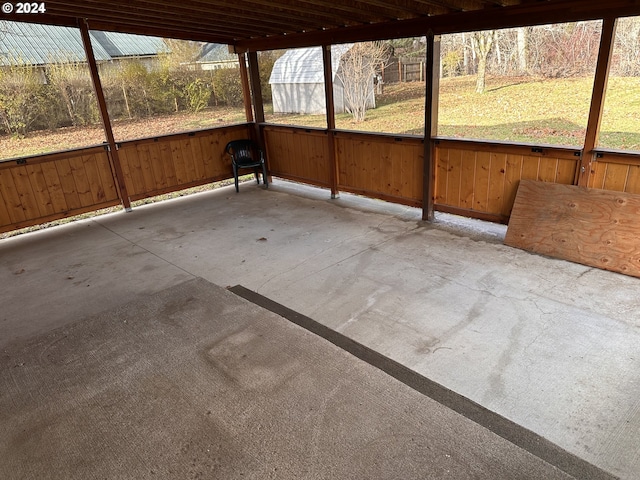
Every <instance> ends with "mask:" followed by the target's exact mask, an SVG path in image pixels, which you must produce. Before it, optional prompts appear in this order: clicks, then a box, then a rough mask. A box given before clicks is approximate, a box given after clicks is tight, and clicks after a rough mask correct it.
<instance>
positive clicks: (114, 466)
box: [0, 0, 640, 480]
mask: <svg viewBox="0 0 640 480" xmlns="http://www.w3.org/2000/svg"><path fill="white" fill-rule="evenodd" d="M6 5H9V6H10V8H9V10H11V9H12V8H13V4H12V3H10V2H9V3H6ZM25 5H26V4H25ZM43 5H44V4H43ZM9 10H7V11H6V12H5V13H4V16H3V18H2V19H3V20H7V21H15V22H32V23H38V24H51V25H57V26H65V27H69V28H70V29H73V30H74V32H75V34H76V36H77V39H78V41H79V42H81V43H82V45H83V49H84V52H85V57H84V58H85V59H86V66H87V68H88V71H89V72H90V76H91V81H92V86H93V88H94V90H95V96H96V101H97V107H96V108H97V109H98V110H99V113H100V118H101V123H102V126H103V128H104V142H102V143H100V144H98V145H88V146H83V147H81V148H76V149H70V150H65V151H56V152H50V153H43V154H34V155H30V156H23V157H19V158H17V157H16V158H8V159H4V160H2V161H0V197H1V198H0V232H3V233H4V232H8V231H12V230H16V229H20V228H24V227H30V226H34V225H39V224H43V223H45V222H49V221H53V220H59V219H63V218H67V217H70V216H73V215H77V214H82V213H87V212H93V211H97V210H100V209H102V208H107V207H114V206H119V207H120V208H121V209H122V210H126V213H125V212H124V211H120V212H118V213H114V214H108V215H103V216H98V217H94V218H91V219H88V220H82V221H78V222H74V223H69V224H67V225H63V226H58V227H55V228H48V229H43V230H40V231H37V232H32V233H28V234H25V235H19V236H16V237H12V238H7V239H3V240H0V280H2V284H3V288H2V292H1V293H0V305H1V308H0V358H1V362H0V364H1V368H0V424H1V425H2V427H3V428H2V432H1V433H0V476H1V477H2V478H56V479H57V478H64V479H69V478H82V479H86V478H136V479H139V478H260V479H262V478H287V479H288V478H291V479H293V478H353V479H361V478H384V479H386V478H389V479H391V478H403V479H408V478H416V479H418V478H420V479H422V478H437V479H441V478H452V479H460V478H491V479H505V480H506V479H511V478H531V479H538V478H580V479H582V478H589V479H594V478H616V477H618V478H622V479H627V480H631V479H635V478H638V472H639V471H640V449H639V447H638V445H639V442H638V438H639V437H640V401H639V400H638V399H639V398H640V380H639V379H638V375H637V372H638V370H639V367H640V355H639V354H638V345H639V344H640V330H639V328H638V327H639V326H640V316H639V315H640V314H639V313H638V312H640V297H639V296H638V285H639V284H638V282H639V281H640V280H639V278H634V277H631V276H625V275H621V274H618V273H614V272H611V271H605V270H600V269H597V268H592V267H589V266H584V265H580V264H576V263H570V262H566V261H563V260H557V259H552V258H546V257H544V256H541V255H535V254H530V253H527V252H525V251H522V250H518V249H515V248H511V247H508V246H505V245H504V244H503V240H504V237H505V232H506V227H505V226H504V224H505V223H507V222H508V221H509V218H510V215H511V214H512V208H513V205H514V200H515V198H516V192H517V190H518V188H519V185H520V184H521V181H522V180H531V181H538V182H540V183H543V182H546V183H547V184H550V183H556V184H562V185H570V186H575V187H576V188H578V187H579V188H582V189H584V190H601V191H605V190H606V191H615V192H621V193H623V194H625V195H636V196H637V194H640V153H639V152H635V151H626V150H625V151H619V150H615V149H611V148H608V149H607V148H603V147H601V146H599V144H598V136H599V133H600V125H601V120H602V118H603V110H604V97H605V92H606V89H607V81H608V75H609V70H610V64H611V58H612V56H613V52H614V43H615V39H616V28H617V22H618V21H619V19H622V18H624V17H630V16H637V15H639V14H640V4H639V3H638V2H637V1H629V0H612V1H610V2H607V3H606V4H605V3H603V2H600V1H583V0H548V1H535V0H534V1H529V0H415V1H414V0H412V1H399V0H396V1H391V2H388V1H372V2H361V1H353V2H351V1H350V2H346V3H345V2H342V3H341V4H339V5H338V4H336V3H335V2H330V1H324V0H309V1H304V2H297V1H289V0H274V1H268V2H265V1H254V0H239V1H237V2H233V4H232V3H231V2H226V1H223V0H220V1H218V0H210V1H201V0H185V1H183V2H180V4H176V3H175V2H169V1H168V0H160V1H155V2H151V1H147V0H139V1H129V0H126V1H125V0H114V1H110V2H102V1H98V0H87V1H83V2H75V1H74V2H70V1H68V0H52V1H49V2H46V12H45V11H42V12H37V14H36V13H34V14H29V15H27V14H24V13H20V12H18V11H13V12H10V11H9ZM588 20H597V21H600V22H601V23H600V27H599V28H600V34H601V35H600V43H599V48H598V53H597V55H596V57H597V59H596V61H595V66H594V69H595V72H594V77H593V78H594V81H593V88H592V91H591V96H590V98H589V99H588V100H587V103H588V105H589V108H588V118H587V119H586V126H585V129H584V141H583V142H582V143H581V145H580V146H563V145H547V144H535V145H534V144H524V143H523V144H516V143H511V142H500V141H484V140H479V139H471V140H470V139H464V138H448V137H439V136H438V135H437V132H436V128H435V126H436V125H437V115H438V104H437V94H438V88H437V83H438V79H439V71H438V63H439V62H438V61H437V59H438V58H439V47H440V38H439V36H440V35H443V34H449V33H456V32H471V31H474V30H483V29H485V30H487V29H499V28H516V27H521V26H533V25H545V24H548V23H562V22H579V21H588ZM92 30H101V31H110V32H123V33H132V34H139V35H158V36H162V37H167V38H174V39H185V40H198V41H203V42H215V43H221V44H226V45H228V46H229V47H230V51H232V52H233V53H234V54H237V57H238V61H239V73H238V75H239V77H240V83H241V87H242V92H243V99H242V100H243V103H242V106H243V110H244V115H245V117H246V121H244V120H243V121H242V123H234V124H230V125H224V126H219V127H212V128H202V129H199V130H193V131H180V132H177V133H173V134H167V135H164V134H163V135H160V134H158V133H154V135H156V136H150V137H145V138H127V139H124V140H117V139H116V138H115V137H114V133H113V130H112V121H111V119H110V117H109V111H108V109H107V105H106V101H105V95H104V92H103V90H102V85H101V80H100V75H99V72H98V65H97V63H96V59H95V54H94V51H93V48H92V45H91V41H90V31H92ZM407 36H417V37H424V39H425V56H424V72H422V71H421V78H422V77H424V79H425V82H424V91H425V95H424V129H423V131H422V132H421V134H416V135H413V134H393V133H385V132H363V131H350V130H344V129H339V128H336V123H335V115H334V99H333V94H332V92H333V89H332V71H331V69H332V66H331V47H332V45H340V44H344V43H349V42H366V41H377V40H384V39H398V38H404V37H407ZM307 46H315V47H321V49H322V58H323V77H324V80H325V105H326V128H317V127H305V126H300V125H294V126H290V125H278V124H273V123H269V122H267V121H265V115H264V105H263V101H262V98H261V96H262V94H261V83H260V82H261V80H260V66H259V58H258V53H259V52H261V51H266V50H277V49H288V48H298V47H307ZM240 138H252V139H253V140H255V141H256V142H258V143H259V144H260V146H261V147H262V148H263V150H264V151H265V153H266V159H267V167H268V174H269V176H271V175H273V176H274V177H275V181H274V182H272V183H271V182H270V184H269V188H268V189H264V188H263V187H262V185H260V186H256V185H255V184H254V183H250V182H249V183H244V184H242V185H241V187H240V193H239V194H236V192H235V190H234V189H233V187H223V188H220V189H215V190H211V191H206V192H203V193H199V194H195V195H191V196H186V197H182V198H178V199H174V200H170V201H164V202H161V203H156V204H149V205H144V206H137V207H135V208H133V209H131V205H132V202H135V201H137V200H143V199H146V198H148V197H153V196H156V195H161V194H166V193H169V192H174V191H180V190H183V189H187V188H190V187H194V186H201V185H207V184H210V183H212V182H216V181H219V180H228V179H229V178H231V177H232V174H231V164H230V160H229V158H228V156H227V155H226V153H225V145H226V144H227V142H229V141H231V140H236V139H240ZM622 203H624V202H622ZM571 206H572V207H574V206H575V205H574V204H571ZM616 222H617V219H616ZM629 223H631V224H632V225H631V227H634V225H633V224H634V222H633V221H632V222H629ZM587 227H590V225H587ZM593 228H594V229H597V228H600V226H599V225H594V226H593ZM584 230H585V231H587V232H591V231H592V229H589V228H584ZM595 233H596V234H597V233H598V232H597V230H596V231H595ZM594 236H596V237H597V236H598V235H594ZM629 238H630V240H629ZM629 238H627V240H629V241H628V243H626V244H625V248H626V247H628V249H629V251H628V252H626V253H628V255H627V256H628V257H629V258H637V251H638V247H637V242H636V241H635V239H636V238H637V236H633V235H631V236H630V237H629ZM611 249H613V247H611ZM624 253H625V252H623V254H624ZM307 455H308V456H307Z"/></svg>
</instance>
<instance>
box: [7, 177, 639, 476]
mask: <svg viewBox="0 0 640 480" xmlns="http://www.w3.org/2000/svg"><path fill="white" fill-rule="evenodd" d="M328 196H329V195H328V192H327V191H325V190H320V189H314V188H310V187H303V186H299V185H296V184H292V183H288V182H283V181H277V180H276V182H275V183H274V184H273V185H270V187H269V189H268V190H264V189H263V188H262V186H260V187H257V186H256V185H255V183H245V184H242V185H241V187H240V193H239V194H236V192H235V191H234V189H233V187H232V186H231V187H224V188H222V189H219V190H214V191H210V192H204V193H200V194H196V195H192V196H189V197H183V198H179V199H176V200H171V201H165V202H162V203H158V204H153V205H145V206H141V207H136V208H135V209H134V210H133V212H130V213H123V212H119V213H115V214H109V215H105V216H101V217H96V218H94V219H91V220H84V221H80V222H76V223H73V224H68V225H64V226H61V227H55V228H51V229H47V230H43V231H39V232H34V233H30V234H26V235H21V236H18V237H13V238H8V239H4V240H0V281H2V285H3V288H2V291H1V293H0V304H1V305H2V308H1V310H0V353H1V351H2V348H3V347H4V346H6V345H7V344H9V343H11V342H13V341H16V340H20V339H27V338H30V337H32V336H34V335H37V334H41V333H43V332H47V331H49V330H51V329H54V328H57V327H59V326H62V325H65V324H68V323H71V322H74V321H77V319H80V318H84V317H86V316H88V315H94V314H98V313H100V312H104V311H105V310H108V309H110V308H114V307H117V306H119V305H122V304H124V303H126V302H129V301H131V300H133V299H135V298H137V297H139V296H146V295H151V294H154V293H156V292H158V291H160V290H162V289H164V288H167V287H170V286H173V285H177V284H180V283H182V282H184V281H186V280H189V279H193V278H194V277H202V278H204V279H206V280H208V281H210V282H212V283H215V284H217V285H221V286H232V285H238V284H239V285H243V286H244V287H246V288H248V289H250V290H253V291H256V292H258V293H260V294H261V295H263V296H265V297H268V298H270V299H272V300H274V301H276V302H279V303H281V304H283V305H285V306H287V307H288V308H290V309H293V310H295V311H297V312H300V313H302V314H303V315H306V316H308V317H310V318H312V319H314V320H316V321H318V322H320V323H322V324H324V325H326V326H328V327H330V328H332V329H334V330H336V331H338V332H340V333H342V334H344V335H346V336H348V337H350V338H352V339H354V340H356V341H358V342H361V343H362V344H364V345H366V346H368V347H370V348H373V349H375V350H376V351H378V352H380V353H381V354H383V355H386V356H388V357H390V358H392V359H394V360H396V361H398V362H400V363H402V364H404V365H406V366H407V367H409V368H411V369H413V370H415V371H416V372H418V373H420V374H422V375H424V376H426V377H428V378H429V379H431V380H433V381H435V382H438V383H440V384H442V385H443V386H445V387H447V388H449V389H451V390H453V391H455V392H457V393H459V394H461V395H463V396H465V397H467V398H469V399H471V400H473V401H475V402H478V403H480V404H481V405H483V406H484V407H486V408H488V409H490V410H492V411H494V412H496V413H498V414H500V415H503V416H504V417H506V418H508V419H510V420H512V421H514V422H516V423H518V424H519V425H521V426H523V427H525V428H527V429H529V430H532V431H534V432H535V433H538V434H539V435H541V436H543V437H545V438H546V439H548V440H550V441H552V442H554V443H556V444H557V445H559V446H560V447H562V448H564V449H566V450H568V451H569V452H571V453H573V454H575V455H577V456H579V457H581V458H583V459H585V460H587V461H588V462H591V463H593V464H594V465H596V466H598V467H600V468H602V469H604V470H606V471H607V472H609V473H612V474H614V475H616V476H619V477H621V478H624V479H634V478H640V474H639V473H638V472H640V375H638V372H639V371H640V347H639V346H640V328H639V327H640V279H637V278H632V277H626V276H623V275H619V274H615V273H611V272H606V271H602V270H597V269H593V268H590V267H585V266H582V265H577V264H572V263H569V262H564V261H560V260H555V259H549V258H544V257H541V256H537V255H533V254H529V253H526V252H523V251H519V250H516V249H513V248H510V247H506V246H504V245H503V244H502V239H503V237H504V233H505V230H506V227H504V226H501V225H493V224H488V223H484V222H479V221H473V220H468V219H461V218H458V217H453V216H449V215H444V214H440V215H438V216H437V218H436V221H435V222H434V223H431V224H428V223H424V222H422V221H420V212H419V210H416V209H412V208H408V207H402V206H398V205H391V204H386V203H383V202H379V201H374V200H369V199H363V198H359V197H356V196H351V195H342V196H341V198H339V199H335V200H330V199H329V198H328Z"/></svg>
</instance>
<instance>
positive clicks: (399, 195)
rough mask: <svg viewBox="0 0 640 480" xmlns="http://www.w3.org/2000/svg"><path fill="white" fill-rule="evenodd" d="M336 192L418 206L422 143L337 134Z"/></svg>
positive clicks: (421, 169)
mask: <svg viewBox="0 0 640 480" xmlns="http://www.w3.org/2000/svg"><path fill="white" fill-rule="evenodd" d="M335 145H336V160H337V163H338V189H339V190H343V191H347V192H352V193H357V194H360V195H366V196H369V197H373V198H379V199H382V200H387V201H391V202H394V203H401V204H405V205H411V206H414V207H420V206H421V205H422V189H423V180H422V179H423V169H424V166H423V165H424V144H423V142H422V140H421V139H419V138H411V137H398V136H391V135H376V134H370V133H359V132H358V133H356V132H338V133H337V134H336V140H335Z"/></svg>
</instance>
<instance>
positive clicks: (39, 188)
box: [0, 124, 640, 232]
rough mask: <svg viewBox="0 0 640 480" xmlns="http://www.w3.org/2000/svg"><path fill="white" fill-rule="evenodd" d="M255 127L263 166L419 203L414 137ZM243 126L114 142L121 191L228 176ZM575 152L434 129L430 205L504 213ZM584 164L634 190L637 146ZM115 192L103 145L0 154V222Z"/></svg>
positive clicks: (604, 179)
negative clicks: (523, 184) (521, 190)
mask: <svg viewBox="0 0 640 480" xmlns="http://www.w3.org/2000/svg"><path fill="white" fill-rule="evenodd" d="M263 133H264V139H265V146H266V151H267V159H268V163H269V169H270V173H271V174H272V175H276V176H279V177H282V178H286V179H291V180H295V181H300V182H304V183H308V184H311V185H316V186H320V187H324V188H332V187H333V189H334V190H336V191H346V192H352V193H355V194H360V195H365V196H368V197H372V198H379V199H382V200H386V201H391V202H395V203H400V204H405V205H411V206H415V207H421V206H422V203H423V188H424V143H423V140H422V139H421V138H418V137H412V136H397V135H385V134H377V133H365V132H350V131H342V130H337V131H334V132H332V133H330V132H328V131H327V130H324V129H313V128H305V127H291V126H278V125H265V126H263ZM250 134H251V127H250V125H249V124H242V125H235V126H228V127H221V128H216V129H210V130H202V131H197V132H189V133H181V134H177V135H168V136H163V137H157V138H148V139H140V140H132V141H127V142H122V143H119V144H118V154H119V155H118V156H119V158H120V164H121V167H122V172H123V177H124V178H123V180H124V184H125V187H126V190H127V193H128V196H129V199H130V200H138V199H142V198H145V197H149V196H153V195H159V194H163V193H167V192H170V191H174V190H179V189H184V188H188V187H192V186H195V185H200V184H205V183H210V182H214V181H217V180H223V179H227V178H231V177H232V170H231V164H230V160H229V158H227V156H226V154H225V153H224V147H225V145H226V144H227V142H229V141H230V140H233V139H237V138H246V137H249V136H250ZM330 135H333V142H332V141H330ZM580 155H581V151H580V150H575V149H569V148H551V147H541V148H538V147H531V146H524V145H510V144H501V143H487V142H477V141H464V140H455V139H439V140H437V141H436V145H435V148H434V175H435V178H434V179H433V181H434V208H435V209H436V210H439V211H443V212H450V213H456V214H461V215H465V216H470V217H475V218H482V219H486V220H491V221H495V222H507V221H508V219H509V215H510V213H511V209H512V207H513V203H514V199H515V195H516V191H517V188H518V184H519V182H520V180H521V179H534V180H541V181H545V182H552V183H560V184H567V185H571V184H575V183H576V182H577V178H578V169H579V168H580V165H581V163H580V160H581V157H580ZM332 172H334V173H332ZM588 173H589V176H588V180H587V185H588V186H589V187H591V188H599V189H606V190H616V191H622V192H627V193H640V158H639V157H638V155H633V154H628V153H613V152H598V153H597V155H594V161H593V162H592V163H591V164H590V169H589V172H588ZM120 196H121V192H120V191H119V188H118V182H116V181H115V176H114V168H113V164H112V161H111V156H110V154H109V152H107V150H106V149H105V147H104V146H94V147H87V148H83V149H78V150H71V151H67V152H60V153H53V154H47V155H40V156H35V157H29V158H21V159H12V160H8V161H4V162H0V232H5V231H8V230H13V229H17V228H22V227H26V226H30V225H35V224H38V223H44V222H48V221H52V220H56V219H59V218H63V217H67V216H71V215H76V214H79V213H84V212H88V211H93V210H98V209H100V208H105V207H110V206H114V205H118V204H120V203H121V198H120Z"/></svg>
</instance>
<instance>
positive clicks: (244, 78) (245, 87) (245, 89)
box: [238, 53, 253, 123]
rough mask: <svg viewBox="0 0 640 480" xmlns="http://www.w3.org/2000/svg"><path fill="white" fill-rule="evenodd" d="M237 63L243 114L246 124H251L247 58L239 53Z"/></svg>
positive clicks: (251, 112)
mask: <svg viewBox="0 0 640 480" xmlns="http://www.w3.org/2000/svg"><path fill="white" fill-rule="evenodd" d="M238 62H240V82H241V83H242V98H243V101H244V114H245V117H246V118H247V123H253V107H252V105H251V87H249V73H248V72H247V56H246V55H245V54H244V53H239V54H238Z"/></svg>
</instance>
